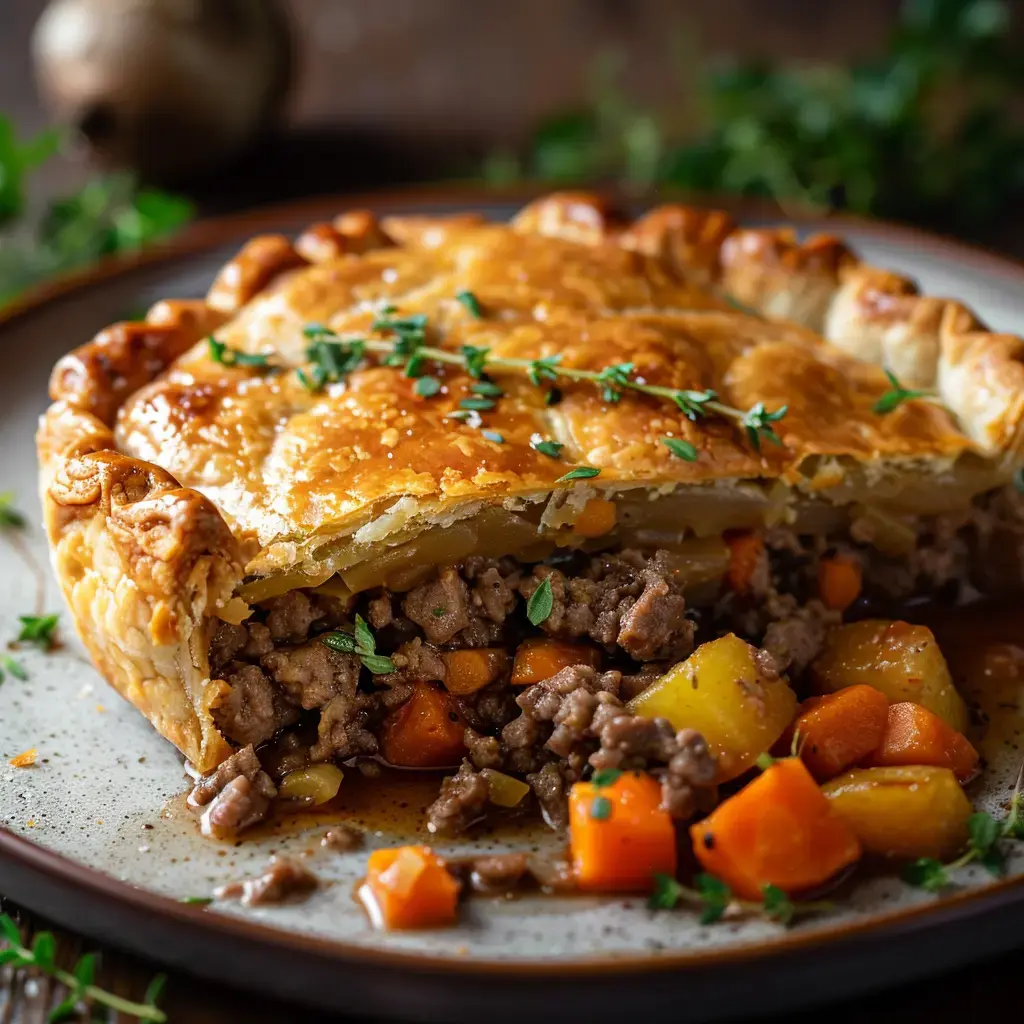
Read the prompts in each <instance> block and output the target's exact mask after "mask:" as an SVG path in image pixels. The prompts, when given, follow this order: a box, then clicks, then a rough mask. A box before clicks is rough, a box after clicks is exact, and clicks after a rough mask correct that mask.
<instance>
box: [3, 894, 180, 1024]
mask: <svg viewBox="0 0 1024 1024" xmlns="http://www.w3.org/2000/svg"><path fill="white" fill-rule="evenodd" d="M0 932H2V933H3V936H4V938H6V940H7V942H8V945H7V946H5V947H4V948H3V949H0V966H4V965H6V966H9V967H11V968H13V969H15V970H16V969H17V968H19V967H26V968H34V969H35V970H37V971H39V972H41V973H42V974H45V975H47V976H48V977H50V978H53V979H54V980H55V981H58V982H59V983H60V984H61V985H64V986H65V987H66V988H67V989H68V997H67V998H66V999H65V1000H64V1001H63V1002H61V1003H60V1005H59V1006H56V1007H54V1009H52V1010H51V1011H50V1015H49V1017H48V1018H47V1019H48V1021H49V1022H50V1024H56V1022H58V1021H65V1020H71V1019H73V1018H75V1017H77V1015H78V1014H79V1013H80V1012H81V1007H82V1005H83V1004H88V1003H99V1004H100V1005H101V1006H106V1007H108V1008H109V1009H111V1010H114V1011H115V1012H117V1013H124V1014H127V1015H128V1016H129V1017H134V1018H136V1019H137V1020H142V1021H155V1022H156V1024H162V1022H164V1021H166V1020H167V1015H166V1014H165V1013H164V1012H163V1010H161V1009H160V1008H159V1007H158V1006H157V1005H156V1004H157V1000H158V999H159V998H160V993H161V992H162V991H163V987H164V983H165V982H166V981H167V978H166V976H165V975H163V974H158V975H157V976H156V977H155V978H154V979H153V980H152V981H151V982H150V983H149V987H148V988H147V989H146V994H145V996H144V997H143V1002H141V1003H133V1002H131V1001H129V1000H127V999H122V998H121V996H117V995H114V993H113V992H107V991H106V990H105V989H102V988H98V987H97V986H96V985H95V984H93V980H94V977H95V974H96V963H97V961H98V959H99V957H98V955H97V954H96V953H86V954H85V955H84V956H82V957H80V958H79V960H78V962H77V963H76V964H75V967H74V969H73V970H71V971H65V970H62V969H61V968H60V967H58V966H57V964H56V953H57V943H56V941H55V940H54V937H53V935H52V934H51V933H50V932H37V933H36V936H35V938H34V939H33V940H32V948H31V949H29V948H28V947H27V946H24V945H22V941H21V929H20V928H19V927H18V925H17V924H16V923H15V921H14V919H13V918H12V917H10V916H9V915H8V914H0Z"/></svg>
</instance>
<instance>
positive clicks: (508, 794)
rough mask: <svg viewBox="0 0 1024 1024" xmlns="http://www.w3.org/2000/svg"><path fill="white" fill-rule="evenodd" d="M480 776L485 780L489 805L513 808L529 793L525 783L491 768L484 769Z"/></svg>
mask: <svg viewBox="0 0 1024 1024" xmlns="http://www.w3.org/2000/svg"><path fill="white" fill-rule="evenodd" d="M480 774H481V775H482V776H483V777H484V778H485V779H486V780H487V788H488V790H489V791H490V794H489V795H490V800H491V803H492V804H497V806H498V807H515V806H517V805H518V804H519V802H520V801H521V800H522V799H523V797H524V796H526V794H527V793H529V792H530V787H529V786H528V785H527V784H526V783H525V782H522V781H520V780H519V779H517V778H514V777H513V776H511V775H506V774H505V773H504V772H497V771H495V770H494V769H493V768H485V769H484V770H483V771H482V772H481V773H480Z"/></svg>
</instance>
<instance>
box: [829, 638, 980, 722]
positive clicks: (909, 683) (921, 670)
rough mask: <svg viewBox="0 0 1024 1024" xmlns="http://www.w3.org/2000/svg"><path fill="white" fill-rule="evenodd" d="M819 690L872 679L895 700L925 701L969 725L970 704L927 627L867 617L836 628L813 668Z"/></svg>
mask: <svg viewBox="0 0 1024 1024" xmlns="http://www.w3.org/2000/svg"><path fill="white" fill-rule="evenodd" d="M811 672H812V674H813V677H814V685H815V688H816V689H817V691H818V693H832V692H833V691H834V690H841V689H843V688H844V687H846V686H855V685H856V684H857V683H866V684H867V685H868V686H873V687H874V688H875V689H876V690H881V692H882V693H884V694H885V695H886V697H888V698H889V700H890V702H891V703H893V704H896V703H899V702H902V701H910V702H911V703H914V704H920V705H921V707H923V708H927V709H928V710H929V711H931V712H932V713H933V714H936V715H938V716H939V718H941V719H942V720H943V721H944V722H947V723H948V724H949V725H951V726H953V728H954V729H956V730H957V732H965V731H966V729H967V705H966V704H965V703H964V699H963V697H961V696H960V694H959V693H957V690H956V687H955V686H954V685H953V679H952V677H951V676H950V674H949V668H948V666H947V665H946V659H945V658H944V657H943V655H942V651H940V650H939V645H938V642H937V641H936V639H935V636H934V635H933V633H932V631H931V630H930V629H928V628H927V627H926V626H912V625H911V624H910V623H909V622H893V621H890V620H888V619H866V620H865V621H863V622H854V623H851V624H850V625H849V626H840V627H839V628H838V629H834V630H833V631H832V632H831V633H830V634H829V638H828V642H827V643H826V644H825V650H824V651H822V653H821V656H820V657H819V658H818V660H817V661H816V662H815V663H814V665H813V666H812V667H811Z"/></svg>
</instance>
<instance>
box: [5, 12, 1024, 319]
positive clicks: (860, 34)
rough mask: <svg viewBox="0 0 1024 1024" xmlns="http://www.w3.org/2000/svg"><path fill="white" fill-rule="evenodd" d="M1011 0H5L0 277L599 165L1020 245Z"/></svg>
mask: <svg viewBox="0 0 1024 1024" xmlns="http://www.w3.org/2000/svg"><path fill="white" fill-rule="evenodd" d="M1022 7H1024V5H1022V4H1019V3H1013V2H1011V0H907V2H903V3H901V2H900V0H859V2H858V3H855V4H851V3H839V2H829V0H818V2H816V3H810V2H806V0H675V2H673V0H515V2H514V3H510V2H500V0H51V2H49V3H46V2H45V0H4V2H2V3H0V302H2V301H4V299H5V298H9V297H10V296H12V295H13V294H16V293H17V292H18V291H19V290H21V289H22V288H24V287H25V286H27V285H28V284H30V283H32V282H33V281H36V280H38V279H40V278H45V277H47V276H49V275H51V274H53V273H56V272H59V271H61V270H64V269H66V268H68V267H71V266H75V265H80V264H82V263H84V262H88V261H89V260H91V259H94V258H95V257H96V256H97V255H99V254H102V253H106V252H110V251H122V250H125V249H132V248H135V247H137V246H139V245H143V244H145V243H147V242H148V241H150V240H152V239H154V238H157V237H159V236H161V235H163V234H166V233H167V232H169V231H172V230H175V229H176V228H177V227H179V226H180V225H181V224H183V223H185V222H186V221H188V220H189V219H190V218H192V217H195V216H197V215H203V214H208V213H219V212H224V211H227V210H233V209H240V208H246V207H250V206H253V205H256V204H261V203H267V202H273V201H280V200H286V199H290V198H294V197H299V196H308V195H316V194H324V193H340V192H344V191H347V190H348V191H352V190H366V189H367V188H373V187H379V186H394V185H396V184H399V183H402V184H405V183H415V182H441V181H477V182H490V183H495V184H511V183H517V182H523V181H527V180H529V181H534V180H540V181H548V182H553V183H556V184H561V185H564V184H573V183H583V182H586V183H614V184H616V185H619V186H621V187H623V188H624V189H626V190H629V191H630V192H633V193H636V194H637V195H641V196H642V195H645V194H651V193H662V194H663V193H665V192H666V191H667V190H669V189H682V190H685V191H688V192H701V193H712V194H714V193H727V194H741V195H751V196H757V197H762V198H766V199H770V200H772V201H774V202H775V203H777V204H778V205H779V206H780V207H781V208H782V210H783V212H786V211H790V210H793V209H797V208H805V207H813V208H815V209H816V210H822V209H845V210H850V211H853V212H856V213H860V214H867V215H873V216H879V217H883V218H888V219H892V220H899V221H905V222H910V223H915V224H919V225H922V226H925V227H929V228H932V229H935V230H939V231H942V232H946V233H951V234H956V235H959V236H961V237H967V238H970V239H973V240H978V241H982V242H986V243H989V244H991V245H994V246H996V247H999V248H1003V249H1006V250H1008V251H1011V252H1012V251H1017V252H1024V245H1022V244H1021V243H1019V242H1018V241H1017V236H1018V235H1019V232H1018V231H1017V230H1016V227H1017V225H1018V224H1019V223H1020V218H1019V216H1018V212H1019V210H1020V209H1021V208H1022V202H1021V200H1022V196H1024V126H1022V123H1021V117H1020V115H1021V114H1022V110H1021V104H1020V102H1019V96H1020V92H1021V82H1022V78H1024V61H1022V60H1021V56H1022V49H1024V25H1022V22H1024V18H1021V17H1020V15H1021V14H1022V13H1024V11H1022V10H1021V8H1022Z"/></svg>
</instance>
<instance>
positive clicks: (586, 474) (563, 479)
mask: <svg viewBox="0 0 1024 1024" xmlns="http://www.w3.org/2000/svg"><path fill="white" fill-rule="evenodd" d="M600 472H601V470H600V469H598V468H597V467H595V466H577V467H576V468H575V469H570V470H569V472H568V473H566V474H565V475H564V476H560V477H559V478H558V480H557V481H556V483H567V482H568V481H570V480H589V479H590V478H591V477H595V476H597V475H598V474H599V473H600Z"/></svg>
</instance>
